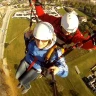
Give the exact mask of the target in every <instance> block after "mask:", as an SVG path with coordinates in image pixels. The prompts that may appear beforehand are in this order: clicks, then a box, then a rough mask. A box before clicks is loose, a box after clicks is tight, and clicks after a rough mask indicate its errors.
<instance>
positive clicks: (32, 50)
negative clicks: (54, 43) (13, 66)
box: [25, 41, 68, 77]
mask: <svg viewBox="0 0 96 96" xmlns="http://www.w3.org/2000/svg"><path fill="white" fill-rule="evenodd" d="M48 50H49V48H45V49H39V48H38V47H37V46H36V43H35V41H31V42H30V43H29V45H28V52H27V54H26V57H25V60H26V61H27V62H28V63H29V64H31V63H32V61H33V60H34V56H36V58H37V61H36V63H35V64H34V66H33V67H34V68H35V69H37V70H38V71H39V72H41V71H42V70H41V67H43V61H44V58H45V56H46V53H47V51H48ZM61 54H62V52H61V51H60V50H58V51H57V52H56V53H55V54H54V56H53V57H52V60H51V61H53V60H55V59H56V58H58V57H59V56H61ZM55 65H56V66H58V67H59V69H60V71H59V72H58V73H57V75H59V76H61V77H66V76H67V75H68V66H67V65H66V63H65V59H64V57H63V58H61V59H60V60H58V61H57V62H56V64H55Z"/></svg>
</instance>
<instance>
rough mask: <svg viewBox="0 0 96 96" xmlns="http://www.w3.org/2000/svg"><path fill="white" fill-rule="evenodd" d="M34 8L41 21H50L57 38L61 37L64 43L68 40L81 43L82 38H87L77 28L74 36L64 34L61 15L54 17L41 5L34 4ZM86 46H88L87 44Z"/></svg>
mask: <svg viewBox="0 0 96 96" xmlns="http://www.w3.org/2000/svg"><path fill="white" fill-rule="evenodd" d="M35 8H36V13H37V15H38V17H39V19H41V20H42V21H45V22H49V23H51V24H52V25H53V27H54V29H55V30H54V32H55V33H56V35H57V37H58V38H61V37H62V38H63V41H64V42H65V43H68V42H69V41H70V40H71V42H73V43H75V44H76V43H78V42H80V43H82V41H83V40H87V39H88V38H89V37H90V36H88V37H87V38H85V37H84V36H83V34H82V33H81V32H80V30H79V29H77V31H76V33H75V34H74V36H71V35H69V36H66V35H64V34H63V32H62V30H61V17H55V16H52V15H49V14H46V13H44V11H43V8H42V6H35ZM91 44H92V43H91ZM88 45H89V44H88ZM86 46H87V45H86ZM86 46H85V44H84V46H83V47H82V48H85V49H86ZM89 47H90V48H92V46H89ZM87 48H88V46H87Z"/></svg>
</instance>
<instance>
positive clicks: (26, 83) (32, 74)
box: [20, 69, 40, 94]
mask: <svg viewBox="0 0 96 96" xmlns="http://www.w3.org/2000/svg"><path fill="white" fill-rule="evenodd" d="M39 74H40V73H38V72H37V71H36V70H34V69H31V70H30V71H28V72H26V73H25V74H24V75H23V76H22V78H21V79H20V83H21V85H23V87H24V89H23V91H22V94H25V93H26V92H27V91H28V90H29V89H30V88H31V85H30V82H31V81H33V80H34V79H36V78H37V77H38V75H39Z"/></svg>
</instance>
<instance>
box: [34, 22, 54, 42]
mask: <svg viewBox="0 0 96 96" xmlns="http://www.w3.org/2000/svg"><path fill="white" fill-rule="evenodd" d="M53 33H54V28H53V26H52V25H51V24H50V23H48V22H40V23H38V24H37V25H36V27H35V28H34V32H33V36H34V37H35V38H37V39H39V40H50V39H51V40H52V38H53Z"/></svg>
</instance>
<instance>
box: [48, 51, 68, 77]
mask: <svg viewBox="0 0 96 96" xmlns="http://www.w3.org/2000/svg"><path fill="white" fill-rule="evenodd" d="M61 54H62V52H61V51H60V50H58V51H57V53H56V54H55V55H54V56H53V58H52V60H56V59H57V58H58V57H59V56H61ZM49 69H51V70H54V75H55V74H57V75H59V76H61V77H66V76H67V75H68V66H67V65H66V63H65V59H64V57H62V58H60V59H59V60H57V61H56V62H55V64H54V66H52V67H50V68H49Z"/></svg>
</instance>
